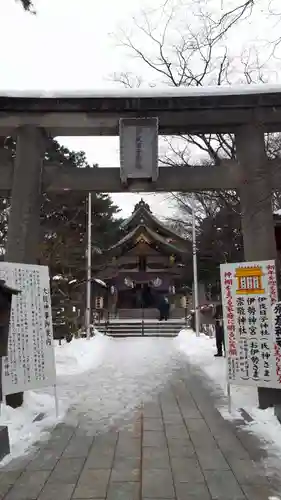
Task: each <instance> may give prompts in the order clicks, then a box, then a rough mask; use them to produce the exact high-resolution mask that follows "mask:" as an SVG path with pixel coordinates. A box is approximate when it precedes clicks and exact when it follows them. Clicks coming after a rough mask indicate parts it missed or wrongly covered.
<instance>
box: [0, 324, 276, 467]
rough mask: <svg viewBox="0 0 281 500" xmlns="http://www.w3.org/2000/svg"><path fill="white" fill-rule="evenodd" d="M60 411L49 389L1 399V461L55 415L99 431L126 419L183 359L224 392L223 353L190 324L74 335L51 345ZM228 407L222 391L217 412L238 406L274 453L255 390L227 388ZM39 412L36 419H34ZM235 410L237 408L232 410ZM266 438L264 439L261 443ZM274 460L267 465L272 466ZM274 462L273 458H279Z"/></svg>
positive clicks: (272, 423) (42, 432)
mask: <svg viewBox="0 0 281 500" xmlns="http://www.w3.org/2000/svg"><path fill="white" fill-rule="evenodd" d="M55 353H56V368H57V394H58V399H59V416H58V417H57V416H56V412H55V399H54V392H53V388H47V389H46V390H42V391H36V392H34V391H29V392H27V393H26V394H25V402H24V405H23V407H22V408H18V409H16V410H14V409H12V408H9V407H7V406H5V405H3V406H2V412H1V417H0V424H4V425H8V428H9V434H10V441H11V455H9V457H6V459H4V462H2V463H6V462H7V461H9V460H11V459H12V458H15V457H19V456H22V455H24V454H25V453H26V452H27V451H28V450H29V449H30V448H31V446H32V445H34V444H35V443H36V441H39V440H42V439H48V436H49V434H50V431H51V429H52V428H53V426H54V425H55V424H56V423H57V422H58V421H60V420H65V421H66V422H67V423H68V424H70V425H71V424H73V425H77V423H78V422H79V425H80V426H82V427H84V428H85V429H86V430H87V428H88V427H90V429H91V431H92V430H93V428H94V429H95V430H96V432H97V433H98V432H103V431H105V430H106V429H107V428H108V427H112V426H113V427H119V426H120V425H122V424H123V423H124V421H125V422H126V420H128V421H129V420H130V419H131V416H132V413H133V411H134V409H135V408H136V407H138V406H140V405H141V403H142V402H145V401H149V400H150V399H152V398H153V396H154V394H155V393H158V392H160V391H161V389H162V387H163V386H164V385H165V384H166V382H167V381H168V380H169V379H170V378H171V376H172V374H173V372H174V371H175V370H177V369H178V368H179V367H181V366H182V365H183V364H184V365H185V360H186V356H187V357H188V359H189V361H190V366H191V369H192V366H193V367H194V369H195V370H198V368H200V369H202V370H203V371H204V372H205V374H206V375H207V376H208V378H209V380H210V383H211V387H210V389H211V390H213V391H215V392H217V393H218V392H219V393H220V395H221V390H222V389H223V390H224V392H225V391H226V383H225V381H226V367H225V359H224V358H214V356H213V355H214V353H215V342H214V339H209V338H208V337H206V336H205V335H201V336H200V337H199V338H197V337H196V336H195V335H194V334H193V332H191V330H183V331H182V332H180V334H179V336H178V337H177V338H175V339H172V338H149V337H145V338H122V339H113V338H110V337H106V336H103V335H101V334H97V335H96V336H95V337H94V338H92V339H90V340H87V339H79V340H73V341H72V342H71V343H69V344H67V343H65V344H63V345H62V346H59V345H55ZM232 403H233V410H234V411H233V414H232V415H231V416H230V415H229V414H228V412H227V408H226V403H225V398H223V399H221V406H220V408H219V409H220V411H221V413H222V415H223V416H224V417H226V418H236V417H237V415H238V414H237V412H236V411H235V409H236V408H241V407H242V408H244V409H245V410H246V411H247V412H248V413H249V414H250V415H251V416H252V417H253V418H254V423H252V424H248V426H247V428H248V429H249V430H250V431H251V432H254V433H255V434H257V435H258V436H259V437H260V438H261V439H262V440H264V442H265V447H266V448H267V449H268V447H269V449H270V451H271V452H272V456H273V457H276V456H278V457H279V459H280V457H281V426H280V424H279V423H278V421H277V419H276V418H275V417H274V415H273V410H271V409H270V410H266V411H261V410H258V409H257V396H256V390H255V389H253V388H251V387H234V388H232ZM40 413H43V414H44V418H43V419H42V420H41V421H38V422H33V420H34V418H35V417H36V416H37V415H38V414H40ZM239 417H240V415H239ZM268 443H269V445H268ZM275 463H276V459H275V462H274V460H273V461H272V463H270V464H269V465H270V467H271V468H274V466H275ZM279 463H280V462H279Z"/></svg>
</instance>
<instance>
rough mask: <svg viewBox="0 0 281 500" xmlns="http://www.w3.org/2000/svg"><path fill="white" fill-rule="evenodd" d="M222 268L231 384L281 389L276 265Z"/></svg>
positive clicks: (264, 264)
mask: <svg viewBox="0 0 281 500" xmlns="http://www.w3.org/2000/svg"><path fill="white" fill-rule="evenodd" d="M220 267H221V289H222V304H223V316H224V332H225V340H226V355H227V367H228V370H227V372H228V382H229V383H230V384H235V385H254V386H257V387H269V388H278V389H280V388H281V377H280V366H281V362H280V356H279V353H280V351H279V349H280V348H279V347H278V345H277V343H276V333H275V329H274V308H275V306H276V304H277V283H276V269H275V262H274V261H273V260H272V261H271V260H270V261H259V262H242V263H238V264H222V265H221V266H220ZM280 312H281V307H280ZM280 335H281V332H280ZM277 347H278V349H277Z"/></svg>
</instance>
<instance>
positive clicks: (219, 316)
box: [214, 304, 225, 358]
mask: <svg viewBox="0 0 281 500" xmlns="http://www.w3.org/2000/svg"><path fill="white" fill-rule="evenodd" d="M214 319H215V331H216V345H217V353H216V354H215V357H216V358H221V357H222V356H223V351H224V352H225V340H224V328H223V312H222V305H221V304H217V305H216V307H215V313H214Z"/></svg>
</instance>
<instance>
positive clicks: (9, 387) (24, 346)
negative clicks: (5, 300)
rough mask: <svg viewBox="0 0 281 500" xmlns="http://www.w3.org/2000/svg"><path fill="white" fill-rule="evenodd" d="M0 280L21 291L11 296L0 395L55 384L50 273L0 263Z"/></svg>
mask: <svg viewBox="0 0 281 500" xmlns="http://www.w3.org/2000/svg"><path fill="white" fill-rule="evenodd" d="M0 279H4V280H5V281H6V283H7V285H9V286H11V287H13V288H16V289H18V290H20V291H21V293H20V294H19V295H17V296H13V299H12V309H11V322H10V332H9V341H8V356H7V357H4V358H3V363H2V371H3V373H2V384H3V394H5V395H7V394H13V393H16V392H24V391H26V390H29V389H39V388H41V387H47V386H51V385H55V384H56V370H55V354H54V347H53V325H52V309H51V297H50V284H49V270H48V268H47V267H45V266H36V265H28V264H15V263H10V262H1V263H0Z"/></svg>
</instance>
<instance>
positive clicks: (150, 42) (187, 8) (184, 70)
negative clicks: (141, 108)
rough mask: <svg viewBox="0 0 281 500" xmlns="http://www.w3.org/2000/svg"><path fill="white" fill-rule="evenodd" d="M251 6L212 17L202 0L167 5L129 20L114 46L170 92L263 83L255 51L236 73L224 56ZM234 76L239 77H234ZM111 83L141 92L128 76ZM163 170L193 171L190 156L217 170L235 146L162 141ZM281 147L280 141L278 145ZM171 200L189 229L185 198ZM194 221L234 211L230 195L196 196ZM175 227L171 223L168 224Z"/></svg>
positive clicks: (272, 152) (206, 140)
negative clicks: (165, 167) (126, 52)
mask: <svg viewBox="0 0 281 500" xmlns="http://www.w3.org/2000/svg"><path fill="white" fill-rule="evenodd" d="M254 5H255V2H254V0H246V1H245V2H241V3H239V2H238V4H237V5H235V6H234V7H233V8H231V9H228V7H227V5H225V8H224V6H223V0H222V10H220V11H219V12H215V11H211V10H210V8H209V6H208V2H207V0H202V1H201V0H197V1H195V2H191V1H190V0H177V1H176V2H175V1H173V0H166V1H165V2H164V4H163V6H162V7H161V8H160V9H158V10H150V11H148V12H142V13H141V15H140V17H139V18H138V19H134V23H133V29H132V30H131V31H129V30H127V29H121V33H120V34H119V42H120V44H121V45H122V47H123V48H125V49H127V50H129V53H130V54H131V55H132V56H133V57H135V58H137V59H138V60H139V61H140V62H141V63H142V64H143V68H146V70H147V75H148V78H150V79H149V83H150V85H151V86H155V85H156V84H159V83H164V84H166V85H168V86H171V87H189V86H196V87H200V86H203V85H223V84H230V83H233V81H235V83H237V80H238V82H239V83H244V84H252V83H260V82H263V83H265V82H267V81H268V78H269V76H268V69H267V67H266V65H265V64H264V63H262V62H261V61H260V57H259V53H258V50H257V49H255V48H254V47H249V48H248V49H245V50H243V52H242V54H241V57H240V62H239V68H237V61H235V65H234V64H233V61H232V59H231V56H230V55H229V48H228V44H227V35H228V34H229V33H230V31H231V30H233V29H234V27H235V26H236V25H237V24H238V23H239V22H243V21H244V20H245V19H247V18H248V17H249V16H250V15H251V13H252V9H253V6H254ZM237 70H238V72H239V73H238V74H237ZM114 79H115V80H117V81H119V82H121V83H122V84H123V85H125V86H127V87H136V86H138V87H139V86H141V85H142V83H143V81H144V78H143V77H139V76H136V75H134V74H133V73H125V72H123V73H120V74H116V73H115V74H114ZM165 141H166V146H167V148H166V154H165V155H164V156H162V157H161V159H160V161H161V163H162V164H163V165H170V166H177V167H179V166H194V165H195V164H196V162H195V160H194V159H193V158H194V153H195V154H196V153H197V156H198V153H199V157H200V163H201V164H202V161H203V162H204V161H205V163H206V167H208V166H212V165H215V164H216V165H217V164H220V162H221V160H222V159H226V158H228V159H235V155H236V151H235V142H234V137H233V136H232V135H231V134H223V135H222V134H217V135H210V134H199V135H185V136H177V137H172V138H166V139H165ZM278 141H279V140H277V139H276V137H273V136H272V137H271V136H268V138H267V140H266V142H267V145H268V148H269V156H270V157H271V158H272V157H274V156H276V155H279V144H278ZM279 142H280V141H279ZM172 198H173V200H174V201H175V202H176V205H177V206H178V208H179V211H180V212H181V213H182V214H184V217H183V220H182V221H181V222H182V224H183V225H185V226H186V224H187V225H189V224H190V214H191V206H190V197H189V196H188V195H181V194H173V195H172ZM196 198H197V203H198V207H197V208H198V210H197V212H198V214H199V219H200V218H202V217H203V216H208V215H210V214H211V212H213V213H215V212H216V211H217V210H218V209H220V208H221V207H223V208H226V207H229V208H232V209H233V210H235V211H237V210H239V200H238V197H237V195H236V193H235V192H234V191H232V192H219V191H218V192H211V193H203V194H202V193H201V194H197V195H196ZM172 222H173V223H175V221H172Z"/></svg>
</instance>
